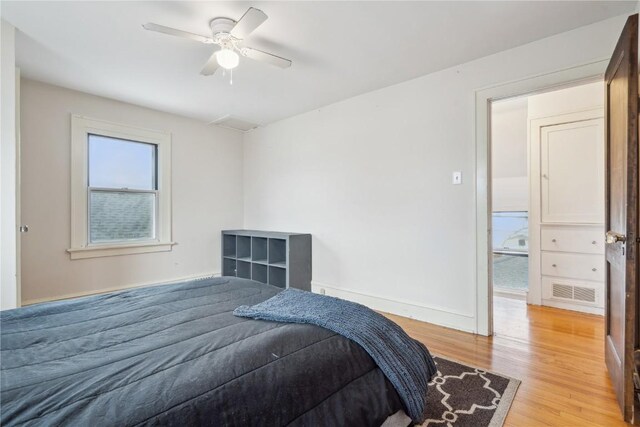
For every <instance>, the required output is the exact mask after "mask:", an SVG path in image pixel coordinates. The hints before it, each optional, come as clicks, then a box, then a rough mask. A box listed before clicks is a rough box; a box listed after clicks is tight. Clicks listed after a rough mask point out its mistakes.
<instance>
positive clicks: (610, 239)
mask: <svg viewBox="0 0 640 427" xmlns="http://www.w3.org/2000/svg"><path fill="white" fill-rule="evenodd" d="M605 236H606V238H607V243H608V244H610V245H612V244H614V243H618V242H620V243H624V242H626V241H627V236H625V235H624V234H620V233H616V232H614V231H607V234H606V235H605Z"/></svg>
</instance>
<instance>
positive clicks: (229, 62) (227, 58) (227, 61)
mask: <svg viewBox="0 0 640 427" xmlns="http://www.w3.org/2000/svg"><path fill="white" fill-rule="evenodd" d="M216 61H218V64H219V65H220V66H221V67H222V68H224V69H227V70H232V69H234V68H236V67H237V66H238V64H239V63H240V56H239V55H238V54H237V53H236V52H234V51H233V50H231V49H226V48H224V49H220V50H219V51H217V52H216Z"/></svg>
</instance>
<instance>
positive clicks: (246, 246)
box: [236, 236, 251, 259]
mask: <svg viewBox="0 0 640 427" xmlns="http://www.w3.org/2000/svg"><path fill="white" fill-rule="evenodd" d="M236 256H237V257H238V259H241V258H250V257H251V237H250V236H238V238H237V239H236Z"/></svg>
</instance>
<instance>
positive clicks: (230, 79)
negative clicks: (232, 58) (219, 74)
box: [229, 68, 233, 85]
mask: <svg viewBox="0 0 640 427" xmlns="http://www.w3.org/2000/svg"><path fill="white" fill-rule="evenodd" d="M229 76H230V77H229V85H233V68H232V69H231V70H229Z"/></svg>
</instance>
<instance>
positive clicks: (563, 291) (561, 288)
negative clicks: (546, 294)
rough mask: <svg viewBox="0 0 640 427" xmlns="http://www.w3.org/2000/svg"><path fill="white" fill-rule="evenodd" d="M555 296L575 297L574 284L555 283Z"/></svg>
mask: <svg viewBox="0 0 640 427" xmlns="http://www.w3.org/2000/svg"><path fill="white" fill-rule="evenodd" d="M553 297H554V298H565V299H573V286H569V285H561V284H559V283H554V284H553Z"/></svg>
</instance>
